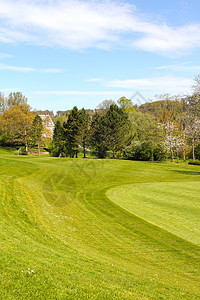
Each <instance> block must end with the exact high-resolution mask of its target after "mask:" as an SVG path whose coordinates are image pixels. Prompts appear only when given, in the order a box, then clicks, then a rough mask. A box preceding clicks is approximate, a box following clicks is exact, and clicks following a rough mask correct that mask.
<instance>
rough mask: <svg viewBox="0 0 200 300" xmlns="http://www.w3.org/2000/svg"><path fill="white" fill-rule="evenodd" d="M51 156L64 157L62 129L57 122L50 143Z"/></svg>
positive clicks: (64, 141) (64, 144)
mask: <svg viewBox="0 0 200 300" xmlns="http://www.w3.org/2000/svg"><path fill="white" fill-rule="evenodd" d="M52 155H53V156H66V140H65V133H64V128H63V126H62V124H61V122H60V121H59V120H58V121H57V122H56V123H55V127H54V132H53V141H52Z"/></svg>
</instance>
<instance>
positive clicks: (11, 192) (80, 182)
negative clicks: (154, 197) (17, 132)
mask: <svg viewBox="0 0 200 300" xmlns="http://www.w3.org/2000/svg"><path fill="white" fill-rule="evenodd" d="M199 175H200V171H199V169H198V167H195V166H185V165H179V166H177V165H176V166H174V165H171V164H151V163H141V162H129V161H114V160H84V159H78V160H75V159H58V158H48V157H43V158H38V157H16V156H14V155H10V154H9V155H6V154H2V155H1V156H0V230H1V233H2V234H1V237H0V253H1V254H0V265H1V273H0V298H1V299H199V297H200V293H199V284H198V283H199V282H198V280H199V277H198V276H199V273H198V272H199V265H200V263H199V253H200V251H199V250H200V248H199V247H198V246H197V245H195V244H193V243H190V242H188V241H186V240H184V239H181V238H179V237H177V236H175V235H173V234H171V233H169V232H167V231H165V230H163V229H161V228H159V227H156V226H154V225H152V224H151V223H148V222H146V221H145V220H143V219H142V218H139V217H137V216H135V215H134V214H131V213H130V212H128V211H126V210H123V209H122V208H120V207H119V206H118V205H116V204H114V203H113V202H112V201H110V200H109V199H108V198H107V197H106V192H107V191H108V190H109V189H110V188H113V187H117V186H119V185H124V184H134V183H140V184H141V183H143V184H145V183H152V182H158V181H160V182H166V181H167V182H190V181H192V182H196V183H198V182H199V179H200V177H199ZM28 268H30V271H29V270H28ZM31 270H33V271H34V273H32V272H31ZM22 271H23V272H22ZM29 272H30V273H29Z"/></svg>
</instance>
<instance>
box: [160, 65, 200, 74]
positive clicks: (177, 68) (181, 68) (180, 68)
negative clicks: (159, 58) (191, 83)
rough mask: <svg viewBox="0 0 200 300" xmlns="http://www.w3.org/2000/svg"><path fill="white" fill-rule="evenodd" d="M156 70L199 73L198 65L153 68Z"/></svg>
mask: <svg viewBox="0 0 200 300" xmlns="http://www.w3.org/2000/svg"><path fill="white" fill-rule="evenodd" d="M155 69H156V70H171V71H183V72H187V71H188V72H190V71H192V72H197V73H200V65H199V66H198V65H197V66H192V65H187V64H180V65H166V66H159V67H156V68H155Z"/></svg>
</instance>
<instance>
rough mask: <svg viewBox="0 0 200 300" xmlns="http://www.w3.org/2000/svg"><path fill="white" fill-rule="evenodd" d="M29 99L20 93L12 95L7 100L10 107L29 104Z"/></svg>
mask: <svg viewBox="0 0 200 300" xmlns="http://www.w3.org/2000/svg"><path fill="white" fill-rule="evenodd" d="M27 101H28V99H27V98H26V97H25V96H24V95H23V94H22V93H20V92H14V93H10V94H9V95H8V98H7V103H8V106H12V105H20V104H27Z"/></svg>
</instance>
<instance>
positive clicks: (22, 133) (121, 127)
mask: <svg viewBox="0 0 200 300" xmlns="http://www.w3.org/2000/svg"><path fill="white" fill-rule="evenodd" d="M38 114H48V115H51V116H52V118H53V120H54V122H55V128H54V134H53V138H52V140H50V139H48V138H45V136H47V135H45V130H48V129H46V128H44V126H43V123H42V119H41V118H40V117H39V116H38ZM0 145H2V146H6V145H8V146H20V147H23V148H24V152H25V153H27V152H28V149H29V148H31V147H35V146H37V147H38V152H39V153H40V146H41V145H43V146H45V147H46V148H48V150H49V152H50V154H51V155H52V156H56V157H58V156H60V157H78V153H79V152H82V153H83V156H84V157H86V155H87V153H90V154H91V155H95V156H96V157H98V158H105V157H107V156H109V157H111V156H112V157H113V158H116V157H122V158H126V159H132V160H146V161H148V160H152V161H153V160H155V161H156V160H163V159H167V158H171V160H172V161H174V160H175V159H176V160H177V161H179V159H180V158H181V159H183V160H186V159H188V158H192V159H193V162H195V160H196V159H200V76H197V79H196V86H195V89H194V92H193V94H192V95H190V96H187V97H180V96H173V97H171V96H169V95H160V96H158V97H157V101H154V102H148V103H145V104H143V105H140V106H137V105H134V104H133V103H132V101H131V100H130V99H127V98H125V97H121V98H120V99H119V100H118V101H117V103H115V102H114V101H113V100H104V101H103V102H102V103H100V104H99V105H98V107H97V108H96V109H95V110H91V109H90V110H86V109H84V108H82V109H81V110H79V109H78V108H77V107H76V106H75V107H74V108H73V109H72V110H68V111H66V112H65V113H64V114H63V112H60V113H58V114H57V115H56V116H54V115H53V112H52V111H48V110H46V111H33V110H32V109H31V107H30V106H29V105H28V103H27V98H26V97H25V96H23V95H22V94H21V93H19V92H18V93H10V94H9V95H8V97H4V95H3V94H0Z"/></svg>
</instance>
